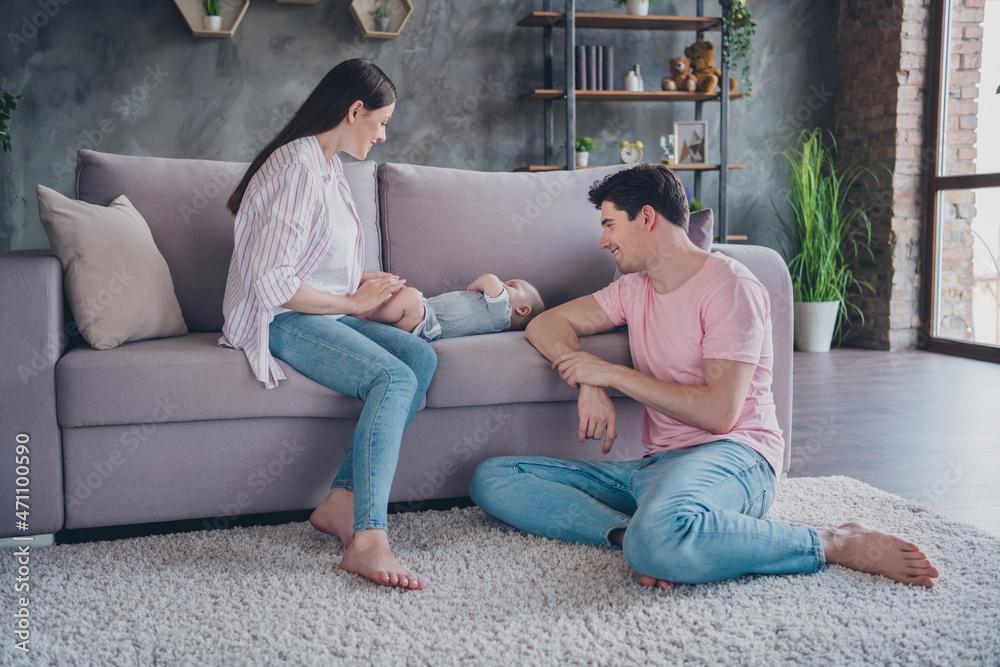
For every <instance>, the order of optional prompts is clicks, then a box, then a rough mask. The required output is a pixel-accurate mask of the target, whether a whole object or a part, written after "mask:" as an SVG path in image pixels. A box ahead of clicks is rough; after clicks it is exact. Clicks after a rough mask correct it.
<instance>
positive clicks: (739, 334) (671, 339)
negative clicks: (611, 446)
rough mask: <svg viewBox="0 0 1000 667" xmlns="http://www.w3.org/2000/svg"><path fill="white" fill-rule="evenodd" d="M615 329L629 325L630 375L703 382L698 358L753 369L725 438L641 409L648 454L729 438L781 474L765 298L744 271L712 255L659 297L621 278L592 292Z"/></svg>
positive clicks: (640, 280)
mask: <svg viewBox="0 0 1000 667" xmlns="http://www.w3.org/2000/svg"><path fill="white" fill-rule="evenodd" d="M594 297H595V298H596V299H597V303H598V304H599V305H600V306H601V308H602V309H603V310H604V312H605V313H606V314H607V316H608V317H609V318H610V319H611V321H612V322H614V323H615V325H616V326H621V325H623V324H628V337H629V345H630V347H631V350H632V365H633V368H635V370H637V371H640V372H642V373H645V374H646V375H650V376H652V377H655V378H657V379H659V380H663V381H665V382H676V383H678V384H688V385H701V384H704V375H703V373H702V361H703V360H704V359H728V360H732V361H740V362H744V363H748V364H756V365H757V370H756V371H754V374H753V380H752V381H751V383H750V391H749V392H748V394H747V399H746V402H744V404H743V412H742V413H741V414H740V418H739V420H738V421H737V422H736V426H734V427H733V430H732V431H730V432H729V433H728V434H726V435H725V436H718V435H715V434H714V433H711V432H710V431H705V430H703V429H700V428H697V427H695V426H688V425H687V424H683V423H681V422H679V421H677V420H675V419H671V418H670V417H667V416H666V415H664V414H661V413H659V412H657V411H656V410H653V409H652V408H649V407H646V408H645V411H644V413H643V418H642V444H643V446H645V448H646V452H647V453H648V454H654V453H656V452H660V451H664V450H676V449H684V448H686V447H692V446H694V445H700V444H704V443H706V442H713V441H716V440H721V439H727V440H733V441H735V442H739V443H741V444H744V445H747V446H749V447H751V448H753V449H755V450H756V451H758V452H760V453H761V454H762V455H763V456H764V458H765V459H767V462H768V463H769V464H771V468H772V470H775V471H778V470H781V466H782V462H783V460H784V448H785V441H784V439H783V438H782V436H781V429H780V428H779V427H778V418H777V415H776V413H775V408H774V397H773V396H772V395H771V366H772V363H773V356H774V352H773V349H772V344H771V314H770V313H771V307H770V298H769V297H768V294H767V290H766V289H765V288H764V286H763V285H761V284H760V282H759V281H758V280H757V279H756V278H755V277H754V276H753V274H752V273H750V271H749V269H747V268H746V267H745V266H743V265H742V264H740V263H739V262H737V261H736V260H734V259H731V258H729V257H726V256H725V255H720V254H712V255H711V256H710V257H709V258H708V259H707V260H705V264H704V265H703V266H702V267H701V269H699V270H698V272H697V273H696V274H695V275H694V276H692V277H691V278H690V279H688V280H687V282H685V283H684V284H683V285H681V286H680V287H678V288H677V289H675V290H673V291H672V292H668V293H666V294H659V293H657V292H656V290H654V289H653V282H652V281H651V280H650V278H649V275H648V274H646V273H645V272H640V273H632V274H628V275H625V276H622V277H621V278H620V279H619V280H617V281H615V282H613V283H611V284H610V285H608V286H607V287H605V288H604V289H603V290H601V291H599V292H597V293H595V294H594Z"/></svg>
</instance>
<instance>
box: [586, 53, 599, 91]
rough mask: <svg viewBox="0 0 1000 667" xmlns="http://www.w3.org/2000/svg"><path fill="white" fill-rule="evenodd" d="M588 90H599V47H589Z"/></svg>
mask: <svg viewBox="0 0 1000 667" xmlns="http://www.w3.org/2000/svg"><path fill="white" fill-rule="evenodd" d="M587 90H597V47H596V46H594V45H593V44H588V45H587Z"/></svg>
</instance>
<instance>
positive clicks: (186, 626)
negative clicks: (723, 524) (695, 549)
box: [0, 477, 1000, 666]
mask: <svg viewBox="0 0 1000 667" xmlns="http://www.w3.org/2000/svg"><path fill="white" fill-rule="evenodd" d="M769 516H770V518H773V519H778V520H782V521H786V522H789V523H794V524H799V525H811V526H820V527H825V526H830V525H835V524H838V523H841V522H844V521H848V520H858V521H862V522H864V523H867V524H869V525H871V526H872V527H877V528H880V529H883V530H888V531H891V532H895V533H898V534H900V535H903V536H905V537H907V538H909V539H911V540H913V541H915V542H916V543H918V544H919V545H920V546H921V547H922V548H923V549H924V551H925V552H926V553H927V554H928V556H929V557H930V558H931V559H932V560H933V562H934V563H935V565H936V566H937V567H938V568H939V569H940V570H941V573H942V574H941V578H940V579H939V584H938V586H937V587H936V588H934V589H933V590H930V591H928V590H924V589H915V588H908V587H906V586H902V585H900V584H896V583H893V582H890V581H888V580H886V579H882V578H880V577H874V576H869V575H864V574H859V573H856V572H852V571H849V570H846V569H843V568H840V567H836V566H830V567H827V568H826V569H825V570H824V571H822V572H820V573H817V574H813V575H793V576H751V577H744V578H742V579H738V580H735V581H729V582H724V583H717V584H707V585H700V586H681V587H679V588H677V589H675V590H669V591H659V590H651V589H645V588H641V587H640V586H639V585H638V579H637V576H636V575H635V574H634V573H633V572H631V571H630V570H629V569H628V567H627V566H626V565H625V563H624V561H623V559H622V556H621V553H620V552H618V551H614V550H611V549H604V548H597V547H586V546H580V545H571V544H564V543H559V542H553V541H550V540H546V539H541V538H536V537H532V536H528V535H524V534H521V533H520V532H518V531H515V530H513V529H511V528H509V527H507V526H505V525H503V524H501V523H499V522H497V521H495V520H493V519H491V518H489V517H486V516H485V515H484V514H483V513H482V512H481V511H480V510H479V509H478V508H468V509H461V510H458V509H456V510H451V511H448V512H424V513H420V514H402V515H393V516H390V525H391V528H390V529H391V538H392V544H393V547H394V549H395V551H396V553H397V555H398V556H399V558H400V560H401V561H402V562H403V563H404V564H406V565H407V566H408V567H409V568H410V569H411V570H412V571H413V572H415V573H417V574H419V575H420V576H421V577H423V578H426V579H427V580H428V581H429V583H430V588H429V589H428V590H426V591H422V592H410V591H399V590H391V589H384V588H380V587H378V586H375V585H373V584H370V583H368V582H367V581H365V580H363V579H361V578H360V577H357V576H355V575H350V574H346V573H344V572H342V571H340V570H338V569H337V563H338V561H339V558H340V555H341V553H342V550H341V548H340V545H339V542H337V541H336V540H334V539H331V538H327V537H326V536H323V535H321V534H319V533H317V532H315V531H314V530H313V529H312V528H311V527H310V526H309V524H308V523H304V522H303V523H294V524H287V525H283V526H269V527H256V528H236V529H232V530H227V531H211V532H196V533H184V534H176V535H166V536H154V537H142V538H135V539H128V540H120V541H115V542H97V543H90V544H82V545H63V546H55V547H51V548H46V549H37V550H32V552H31V562H30V593H29V596H30V603H29V607H28V608H29V609H30V631H31V638H30V643H29V645H28V646H29V648H30V653H27V654H25V653H23V652H22V651H19V650H16V649H14V643H15V641H16V639H15V637H14V634H13V628H14V624H15V619H14V617H13V613H14V610H15V609H16V608H17V604H16V602H15V598H16V597H18V596H19V595H21V594H15V593H13V589H14V585H15V583H14V582H15V579H16V577H17V568H18V564H17V562H16V559H15V558H14V556H13V550H7V553H3V554H0V556H2V562H3V567H2V568H0V572H2V574H0V576H2V577H3V579H2V586H3V587H4V589H5V590H6V592H7V595H6V596H5V598H6V599H5V601H4V604H3V609H2V613H0V617H2V620H0V629H2V632H0V638H2V639H0V642H2V645H3V646H2V649H0V662H2V663H3V664H14V665H18V664H46V665H48V664H59V665H64V664H67V665H68V664H73V665H90V664H93V665H153V664H156V665H218V664H226V665H273V664H279V663H289V664H297V665H331V664H375V665H404V664H406V665H413V664H416V665H441V664H459V663H462V664H491V665H492V664H504V665H507V664H529V665H555V664H560V665H561V664H594V665H609V664H610V665H614V664H620V665H635V664H645V663H654V664H665V665H719V664H722V665H777V664H802V665H948V666H951V665H984V664H990V665H996V664H1000V591H998V585H997V581H996V579H997V572H1000V538H997V537H994V536H991V535H989V534H987V533H985V532H983V531H981V530H979V529H977V528H975V527H973V526H969V525H966V524H963V523H959V522H956V521H952V520H950V519H948V518H946V517H943V516H941V515H939V514H936V513H935V512H933V511H931V510H930V509H928V508H927V507H925V506H922V505H919V504H917V503H914V502H911V501H908V500H905V499H903V498H899V497H897V496H893V495H890V494H887V493H884V492H882V491H879V490H877V489H874V488H872V487H870V486H868V485H866V484H863V483H861V482H858V481H855V480H852V479H849V478H846V477H827V478H812V479H791V480H787V481H786V482H785V483H784V484H783V485H782V488H781V491H780V493H779V497H778V498H777V501H776V503H775V505H774V508H773V509H772V511H771V514H770V515H769Z"/></svg>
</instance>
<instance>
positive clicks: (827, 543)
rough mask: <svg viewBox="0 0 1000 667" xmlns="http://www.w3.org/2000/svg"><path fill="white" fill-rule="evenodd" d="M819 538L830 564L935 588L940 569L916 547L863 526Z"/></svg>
mask: <svg viewBox="0 0 1000 667" xmlns="http://www.w3.org/2000/svg"><path fill="white" fill-rule="evenodd" d="M819 538H820V541H821V542H822V543H823V553H824V554H825V555H826V562H827V563H835V564H837V565H843V566H844V567H849V568H851V569H852V570H859V571H861V572H868V573H869V574H881V575H882V576H884V577H888V578H889V579H892V580H893V581H899V582H901V583H904V584H911V585H913V586H924V587H925V588H933V586H934V579H935V578H936V577H937V576H938V571H937V569H935V567H934V566H933V565H931V562H930V561H929V560H927V556H925V555H924V554H923V552H922V551H920V549H919V548H918V547H917V545H916V544H913V543H911V542H907V541H906V540H903V539H901V538H899V537H896V536H895V535H890V534H888V533H882V532H879V531H877V530H871V529H870V528H866V527H865V526H862V525H861V524H860V523H845V524H844V525H843V526H839V527H838V528H831V529H829V530H821V531H819Z"/></svg>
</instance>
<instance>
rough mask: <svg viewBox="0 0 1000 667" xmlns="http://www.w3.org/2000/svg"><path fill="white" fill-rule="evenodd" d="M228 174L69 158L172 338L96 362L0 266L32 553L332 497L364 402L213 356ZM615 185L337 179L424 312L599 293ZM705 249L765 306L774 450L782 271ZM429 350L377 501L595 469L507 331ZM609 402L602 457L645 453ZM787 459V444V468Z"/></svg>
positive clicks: (25, 261)
mask: <svg viewBox="0 0 1000 667" xmlns="http://www.w3.org/2000/svg"><path fill="white" fill-rule="evenodd" d="M245 167H246V165H244V164H237V163H224V162H213V161H201V160H172V159H161V158H150V157H126V156H117V155H108V154H102V153H98V152H94V151H87V150H83V151H80V154H79V165H78V170H77V180H76V192H77V197H78V198H79V199H82V200H84V201H87V202H90V203H94V204H100V205H106V204H108V203H109V202H110V201H111V200H112V199H113V198H115V197H116V196H118V195H121V194H125V195H127V196H128V198H129V199H130V200H131V202H132V203H133V204H134V205H135V207H136V208H137V209H138V211H139V212H140V213H141V214H142V215H143V217H144V218H145V219H146V221H147V223H148V224H149V227H150V229H151V231H152V235H153V238H154V240H155V242H156V245H157V247H158V248H159V249H160V251H161V253H162V254H163V256H164V258H165V259H166V262H167V265H168V266H169V268H170V272H171V276H172V279H173V282H174V289H175V292H176V294H177V298H178V301H179V303H180V306H181V310H182V312H183V315H184V319H185V321H186V323H187V327H188V329H189V333H188V334H187V335H185V336H181V337H177V338H166V339H157V340H146V341H140V342H133V343H126V344H124V345H122V346H121V347H118V348H115V349H113V350H106V351H97V350H94V349H92V348H90V347H89V346H88V345H87V344H86V343H85V342H83V341H82V339H81V338H80V337H79V335H73V334H74V333H75V329H74V327H73V324H72V322H71V320H70V316H69V315H68V313H67V310H66V307H65V305H64V303H65V299H64V295H63V283H62V270H61V266H60V263H59V260H58V259H57V258H55V257H54V256H53V255H52V254H51V253H50V252H48V251H44V250H42V251H22V252H15V253H7V254H5V255H3V256H0V284H2V285H3V287H4V289H3V290H0V347H2V350H3V355H2V358H0V382H2V383H3V384H2V394H0V395H2V405H3V408H2V415H0V429H2V442H4V443H5V448H7V449H8V451H10V448H12V447H13V443H14V442H15V441H16V439H17V438H18V437H19V434H26V435H27V436H28V439H29V445H28V446H29V450H30V474H29V475H28V476H27V477H28V478H29V480H30V507H31V510H30V529H29V531H28V532H29V533H30V534H36V535H40V534H51V533H55V532H56V531H58V530H60V529H63V528H67V529H81V528H95V527H102V526H120V525H127V524H138V523H150V522H160V521H173V520H181V519H196V518H207V517H225V518H224V519H221V520H218V519H217V520H216V522H215V525H226V524H227V523H228V520H227V519H229V518H232V517H234V516H237V515H245V514H256V513H264V512H280V511H287V510H302V509H308V508H312V507H314V506H315V505H316V504H317V503H318V502H319V500H320V499H321V498H322V497H323V496H324V495H325V493H326V492H327V489H328V488H329V485H330V482H331V481H332V479H333V476H334V474H335V473H336V470H337V468H338V467H339V464H340V461H341V459H342V457H343V455H344V452H345V449H346V447H347V443H348V441H349V437H350V434H351V431H352V429H353V427H354V422H355V419H356V418H357V416H358V415H359V413H360V409H361V403H360V402H359V401H358V400H356V399H354V398H350V397H347V396H344V395H341V394H338V393H336V392H334V391H331V390H329V389H326V388H325V387H322V386H320V385H318V384H316V383H314V382H312V381H311V380H309V379H307V378H305V377H303V376H302V375H300V374H299V373H297V372H295V371H294V370H292V369H291V368H290V367H288V366H287V365H284V366H283V367H284V370H285V372H286V374H287V375H288V378H289V379H288V380H287V381H285V382H282V383H281V385H280V387H279V388H277V389H273V390H265V389H264V388H263V386H262V385H261V384H260V383H259V382H258V381H257V380H256V379H254V377H253V376H252V374H251V372H250V368H249V365H248V364H247V361H246V359H245V357H244V355H243V353H242V352H239V351H234V350H229V349H223V348H219V347H218V346H217V344H216V341H217V339H218V337H219V331H220V329H221V327H222V308H221V304H222V298H223V291H224V287H225V282H226V272H227V269H228V265H229V258H230V254H231V252H232V247H233V233H232V228H233V218H232V216H230V215H229V214H228V213H227V212H226V211H225V210H224V207H223V202H224V200H225V198H226V197H227V195H228V193H229V192H230V191H231V190H232V189H233V187H234V186H235V184H236V182H237V181H238V179H239V178H240V176H241V175H242V174H243V171H244V169H245ZM611 169H613V168H605V169H596V170H581V171H575V172H552V173H541V174H511V173H481V172H471V171H460V170H452V169H441V168H433V167H420V166H412V165H395V164H384V165H380V166H376V164H375V163H373V162H359V163H350V164H347V165H346V168H345V171H346V175H347V178H348V181H349V182H350V186H351V189H352V192H353V193H354V196H355V199H356V200H357V206H358V211H359V214H360V216H361V219H362V223H363V226H364V230H365V238H366V253H367V257H366V268H379V267H381V268H383V269H384V270H388V271H392V272H394V273H396V274H398V275H400V276H402V277H404V278H406V279H407V280H408V284H410V285H412V286H414V287H417V288H419V289H421V290H422V291H423V292H424V293H425V294H427V295H432V294H437V293H439V292H443V291H447V290H452V289H462V288H464V286H465V285H467V284H468V282H469V281H470V280H472V279H473V278H475V277H476V276H478V275H480V274H481V273H484V272H487V271H489V272H493V273H496V274H498V275H499V276H500V277H501V278H503V279H507V278H511V277H518V278H525V279H527V280H529V281H531V282H533V283H535V284H536V285H537V286H538V287H539V288H540V291H541V292H542V295H543V297H544V298H545V300H546V301H547V303H548V304H550V305H554V304H558V303H561V302H564V301H567V300H569V299H571V298H574V297H577V296H580V295H583V294H587V293H590V292H593V291H595V290H597V289H599V288H601V287H603V286H605V285H606V284H608V283H609V282H610V281H611V280H612V279H613V278H614V273H615V265H614V262H613V260H612V258H611V256H610V254H609V253H608V252H606V251H602V250H600V249H598V247H597V244H598V240H599V238H600V234H601V229H600V226H599V223H598V212H597V211H596V210H595V209H593V207H592V206H591V205H590V204H589V203H587V201H586V192H587V189H588V187H589V185H590V184H591V183H592V182H593V181H594V180H596V179H598V178H600V177H601V176H603V175H605V174H606V173H609V172H610V170H611ZM708 215H710V213H708ZM709 229H710V227H709ZM714 250H715V251H717V252H723V253H726V254H728V255H731V256H733V257H735V258H736V259H738V260H740V261H741V262H743V263H744V264H746V265H747V266H748V267H749V268H750V269H751V270H752V271H753V272H754V273H755V274H756V275H757V276H758V278H759V279H760V280H761V281H762V282H763V283H764V284H765V286H766V287H767V288H768V290H769V291H770V294H771V299H772V307H773V311H774V312H773V320H774V340H775V365H774V394H775V400H776V403H777V408H778V418H779V422H780V425H781V427H782V429H783V430H784V432H785V434H786V440H787V437H788V435H789V433H790V427H791V366H792V315H791V308H790V304H791V285H790V281H789V278H788V273H787V270H786V269H785V266H784V264H783V262H782V260H781V258H780V257H779V256H778V255H777V254H776V253H774V252H773V251H771V250H769V249H767V248H762V247H756V246H748V245H724V246H719V245H717V246H715V247H714ZM433 345H434V348H435V350H436V351H437V354H438V359H439V364H438V369H437V372H436V375H435V378H434V381H433V383H432V384H431V387H430V390H429V392H428V394H427V399H426V402H425V405H424V407H423V408H422V409H421V410H420V412H419V413H418V414H417V416H416V417H415V419H414V421H413V423H412V424H411V426H410V428H409V429H408V430H407V432H406V434H405V437H404V440H403V444H402V450H401V456H400V459H399V465H398V469H397V472H396V478H395V481H394V484H393V487H392V494H391V498H390V502H392V503H405V504H406V505H408V506H409V507H411V508H420V507H421V506H423V503H424V502H425V501H427V500H430V499H438V498H450V497H459V496H466V495H468V486H469V482H470V479H471V476H472V470H473V468H474V467H475V465H476V464H477V463H479V462H480V461H482V460H483V459H485V458H487V457H490V456H496V455H507V454H518V453H538V454H546V455H552V456H560V457H567V458H597V457H599V456H600V452H599V447H598V446H597V445H596V444H593V443H591V444H589V445H587V446H585V447H583V448H581V447H580V446H579V445H578V444H577V442H576V432H577V422H576V403H575V396H576V392H575V391H573V390H572V389H570V388H569V387H567V386H566V385H565V384H564V383H563V382H562V381H561V380H560V379H559V378H558V377H557V375H556V374H555V373H554V372H552V371H551V370H550V368H549V364H548V362H547V361H546V360H545V359H544V358H543V357H542V356H541V355H539V354H538V353H537V352H536V351H535V350H534V349H533V348H532V347H531V346H530V345H529V344H528V343H527V342H526V341H525V340H524V337H523V334H522V333H521V332H505V333H501V334H492V335H485V336H472V337H468V338H459V339H450V340H442V341H437V342H435V343H434V344H433ZM583 348H584V349H585V350H588V351H590V352H593V353H595V354H598V355H600V356H602V357H604V358H607V359H609V360H611V361H614V362H618V363H628V360H629V353H628V341H627V334H626V332H624V331H615V332H609V333H606V334H602V335H598V336H593V337H589V338H587V339H585V340H584V341H583ZM615 401H616V406H617V409H618V414H619V428H618V431H619V434H620V435H619V439H618V442H617V444H616V445H615V448H614V450H613V451H612V453H611V455H610V456H611V457H612V458H618V459H621V458H631V457H636V456H640V455H641V452H642V450H641V446H640V444H639V436H640V410H641V408H640V406H639V405H638V404H636V403H635V402H633V401H632V400H631V399H627V398H624V397H617V398H616V399H615ZM21 439H22V440H23V439H24V437H23V436H21ZM10 458H11V459H12V458H13V457H10ZM787 460H788V452H787V447H786V465H785V468H786V469H787ZM21 472H25V471H24V470H21ZM16 477H17V472H16V470H15V466H14V465H13V464H12V463H11V462H10V461H8V464H7V465H3V466H0V495H2V496H3V497H5V498H11V497H13V496H14V488H15V486H16V485H17V484H18V483H19V482H18V481H17V479H16ZM21 483H22V485H23V480H22V482H21ZM15 520H16V519H15V517H14V515H13V512H6V513H3V514H2V515H0V536H13V535H24V534H25V532H24V531H21V530H18V529H17V527H16V526H15Z"/></svg>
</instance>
